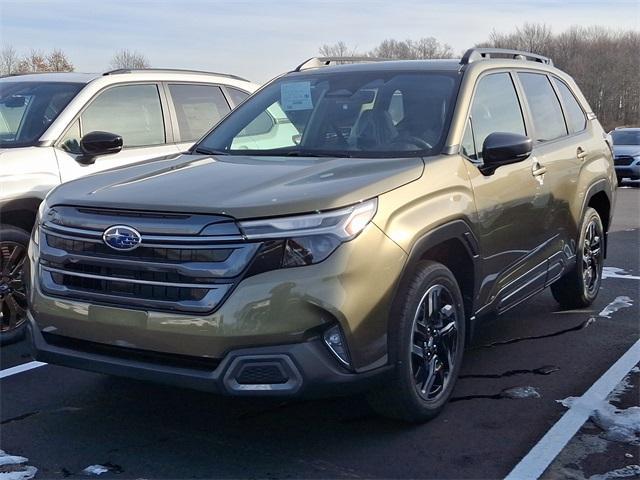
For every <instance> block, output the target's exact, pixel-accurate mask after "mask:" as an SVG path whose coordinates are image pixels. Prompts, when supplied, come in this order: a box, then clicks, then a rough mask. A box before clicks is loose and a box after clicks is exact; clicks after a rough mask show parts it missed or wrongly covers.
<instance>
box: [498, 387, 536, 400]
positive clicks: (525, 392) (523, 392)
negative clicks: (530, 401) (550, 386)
mask: <svg viewBox="0 0 640 480" xmlns="http://www.w3.org/2000/svg"><path fill="white" fill-rule="evenodd" d="M501 394H502V396H503V397H506V398H515V399H520V398H541V395H540V393H538V391H537V390H536V389H535V388H534V387H512V388H507V389H505V390H503V391H502V392H501Z"/></svg>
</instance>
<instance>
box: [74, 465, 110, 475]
mask: <svg viewBox="0 0 640 480" xmlns="http://www.w3.org/2000/svg"><path fill="white" fill-rule="evenodd" d="M108 471H109V469H108V468H107V467H105V466H103V465H89V466H88V467H87V468H85V469H84V470H82V472H81V473H83V474H85V475H102V474H103V473H107V472H108Z"/></svg>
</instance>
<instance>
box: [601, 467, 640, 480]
mask: <svg viewBox="0 0 640 480" xmlns="http://www.w3.org/2000/svg"><path fill="white" fill-rule="evenodd" d="M638 476H640V465H627V466H626V467H622V468H618V469H616V470H611V471H610V472H607V473H603V474H601V475H592V476H591V477H589V480H613V479H616V478H631V477H633V478H638Z"/></svg>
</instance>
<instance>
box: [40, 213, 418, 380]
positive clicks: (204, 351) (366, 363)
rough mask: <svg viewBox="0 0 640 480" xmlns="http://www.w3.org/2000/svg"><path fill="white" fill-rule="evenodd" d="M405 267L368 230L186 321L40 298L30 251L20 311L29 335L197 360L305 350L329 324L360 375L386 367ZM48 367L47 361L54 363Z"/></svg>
mask: <svg viewBox="0 0 640 480" xmlns="http://www.w3.org/2000/svg"><path fill="white" fill-rule="evenodd" d="M406 259H407V256H406V254H405V252H404V251H403V250H402V249H401V248H400V247H399V246H398V245H396V244H395V243H394V242H392V241H391V240H390V239H389V238H388V237H387V236H386V235H384V233H382V231H381V230H380V229H379V228H378V227H376V226H375V225H374V224H370V225H369V226H368V227H367V228H366V229H365V230H364V231H363V232H362V233H361V234H360V235H359V236H358V237H357V238H355V239H354V240H352V241H349V242H346V243H344V244H343V245H341V246H340V247H338V249H337V250H336V251H335V252H334V253H333V254H332V255H330V256H329V257H328V258H327V259H326V260H324V261H323V262H320V263H318V264H315V265H310V266H305V267H297V268H289V269H280V270H273V271H269V272H265V273H261V274H259V275H255V276H251V277H248V278H245V279H244V280H242V281H241V282H239V283H238V285H237V286H236V288H235V289H234V290H233V292H232V293H231V294H230V295H229V297H228V298H227V299H226V300H225V301H224V303H223V304H222V305H220V307H219V308H218V309H217V310H216V311H214V312H213V313H210V314H199V315H187V314H183V313H180V312H174V313H171V312H160V311H152V310H143V309H133V308H126V307H120V308H118V307H114V306H113V305H103V304H101V303H100V302H99V300H98V299H96V300H95V301H88V300H80V299H70V298H61V297H53V296H50V295H47V294H45V293H44V292H43V291H42V289H41V288H40V282H39V281H38V278H39V275H38V269H39V259H38V249H37V248H36V247H35V246H34V244H33V242H32V244H31V246H30V249H29V268H28V271H29V272H30V273H29V277H30V281H29V283H30V287H31V288H30V291H29V301H30V312H31V315H32V318H33V328H34V331H35V332H36V333H38V332H44V334H45V335H55V336H56V337H61V338H66V339H69V340H77V341H82V342H86V344H87V345H92V344H94V345H106V346H112V347H114V348H125V349H127V348H128V349H130V351H135V350H140V351H147V352H155V353H157V354H166V355H176V356H185V357H190V358H201V359H205V360H206V359H218V360H222V359H224V358H227V357H228V355H229V354H230V352H234V351H238V350H240V349H246V348H253V347H259V348H266V347H271V346H279V345H289V344H306V343H307V342H309V341H311V340H312V339H313V338H314V337H318V336H319V333H320V332H321V331H323V330H326V329H327V328H329V327H330V326H331V325H334V324H336V323H337V324H339V325H340V327H341V329H342V332H343V333H344V336H345V340H346V344H347V347H348V350H349V354H350V358H351V361H352V367H353V370H354V371H355V372H358V373H362V372H365V371H369V370H373V369H376V368H378V367H380V366H382V365H385V364H386V363H387V331H388V330H387V329H388V314H389V308H390V304H391V301H392V298H393V294H394V291H395V287H396V285H397V282H398V278H399V277H400V275H401V272H402V269H403V267H404V264H405V262H406ZM320 346H322V345H320ZM107 356H108V355H107ZM56 358H57V357H54V358H52V359H50V360H49V361H51V362H52V363H60V362H61V361H60V362H59V361H58V360H57V359H56ZM336 366H337V367H339V364H338V363H337V361H336ZM116 368H117V365H115V364H114V365H113V368H112V369H116ZM123 368H124V366H123ZM114 373H116V374H117V372H114Z"/></svg>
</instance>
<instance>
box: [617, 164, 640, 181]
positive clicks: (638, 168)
mask: <svg viewBox="0 0 640 480" xmlns="http://www.w3.org/2000/svg"><path fill="white" fill-rule="evenodd" d="M635 163H636V164H632V165H624V166H622V165H616V166H615V169H616V175H617V176H618V177H619V178H631V179H633V180H637V179H639V178H640V162H635Z"/></svg>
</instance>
